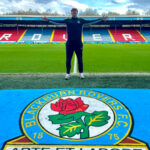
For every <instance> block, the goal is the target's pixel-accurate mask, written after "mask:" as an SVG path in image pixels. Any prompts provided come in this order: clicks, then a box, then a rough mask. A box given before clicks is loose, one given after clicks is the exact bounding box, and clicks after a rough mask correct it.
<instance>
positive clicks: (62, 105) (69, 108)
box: [51, 97, 89, 114]
mask: <svg viewBox="0 0 150 150" xmlns="http://www.w3.org/2000/svg"><path fill="white" fill-rule="evenodd" d="M88 107H89V105H87V104H84V103H83V101H82V100H81V98H80V97H78V98H77V99H75V100H73V99H70V98H68V99H65V100H63V99H60V100H59V101H58V102H56V103H55V104H51V109H52V110H54V111H58V112H59V113H60V114H72V113H76V112H81V111H85V110H86V109H87V108H88Z"/></svg>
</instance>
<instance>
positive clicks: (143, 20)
mask: <svg viewBox="0 0 150 150" xmlns="http://www.w3.org/2000/svg"><path fill="white" fill-rule="evenodd" d="M42 17H44V16H33V15H32V16H31V15H28V16H25V15H24V16H23V15H3V16H0V24H27V25H28V24H39V25H46V24H50V23H47V22H44V21H43V20H42ZM47 17H48V18H49V19H53V20H63V19H65V18H68V16H66V17H65V16H55V17H54V16H47ZM79 17H82V18H84V19H87V20H92V19H97V18H99V17H101V16H99V17H98V16H79ZM98 24H99V25H103V24H104V25H106V24H107V25H110V24H150V16H111V17H109V16H108V18H107V21H102V22H100V23H98Z"/></svg>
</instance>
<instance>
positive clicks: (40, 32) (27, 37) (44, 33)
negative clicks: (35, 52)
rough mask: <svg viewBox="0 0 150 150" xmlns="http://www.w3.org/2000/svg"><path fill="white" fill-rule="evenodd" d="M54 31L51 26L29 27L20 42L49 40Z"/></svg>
mask: <svg viewBox="0 0 150 150" xmlns="http://www.w3.org/2000/svg"><path fill="white" fill-rule="evenodd" d="M52 31H53V30H52V29H51V28H43V29H42V28H28V29H26V31H25V34H24V35H23V37H22V38H21V39H20V40H19V42H30V41H33V42H35V43H36V42H49V41H50V37H51V35H52Z"/></svg>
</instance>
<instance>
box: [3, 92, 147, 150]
mask: <svg viewBox="0 0 150 150" xmlns="http://www.w3.org/2000/svg"><path fill="white" fill-rule="evenodd" d="M131 128H132V117H131V114H130V112H129V110H128V109H127V107H126V106H125V105H124V104H122V103H121V102H120V101H118V100H117V99H115V98H113V97H111V96H109V95H106V94H104V93H100V92H97V91H92V90H86V89H66V90H60V91H55V92H51V93H48V94H46V95H43V96H41V97H40V98H38V99H36V100H34V101H33V102H31V103H30V104H29V105H28V106H27V107H26V108H25V109H24V111H23V113H22V115H21V129H22V132H23V136H21V137H19V138H17V139H15V140H12V141H9V142H7V144H6V145H5V147H4V149H5V150H31V149H32V150H33V149H35V148H36V149H35V150H47V149H54V150H55V149H56V150H59V149H60V150H62V149H64V150H67V149H69V150H73V149H75V150H77V149H78V150H82V149H86V150H88V149H89V150H91V149H106V150H107V149H123V148H124V149H127V148H128V149H136V148H140V149H145V150H146V149H147V146H146V144H145V143H143V142H141V141H138V140H135V139H134V138H131V137H129V135H130V131H131Z"/></svg>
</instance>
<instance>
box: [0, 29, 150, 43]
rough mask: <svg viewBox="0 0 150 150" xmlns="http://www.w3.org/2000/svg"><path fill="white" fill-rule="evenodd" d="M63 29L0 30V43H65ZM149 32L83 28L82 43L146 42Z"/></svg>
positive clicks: (149, 36) (65, 38) (64, 30)
mask: <svg viewBox="0 0 150 150" xmlns="http://www.w3.org/2000/svg"><path fill="white" fill-rule="evenodd" d="M66 41H67V33H66V29H65V28H56V29H53V28H43V29H42V28H27V29H18V31H17V29H16V28H12V29H11V28H8V29H6V28H5V29H3V28H1V29H0V42H34V43H38V42H39V43H49V42H54V43H55V42H66ZM147 41H150V30H148V29H142V30H141V32H139V30H136V29H117V30H116V31H115V29H102V28H83V42H147Z"/></svg>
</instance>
